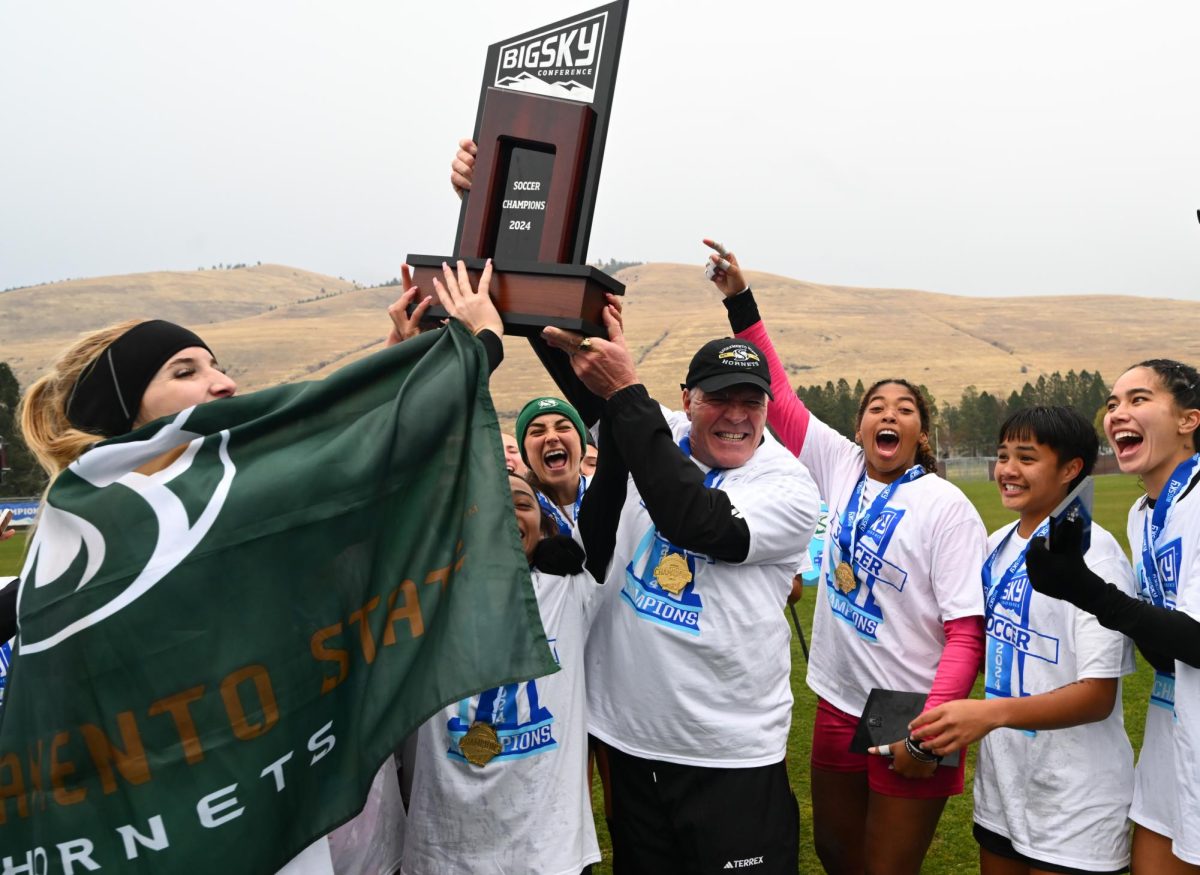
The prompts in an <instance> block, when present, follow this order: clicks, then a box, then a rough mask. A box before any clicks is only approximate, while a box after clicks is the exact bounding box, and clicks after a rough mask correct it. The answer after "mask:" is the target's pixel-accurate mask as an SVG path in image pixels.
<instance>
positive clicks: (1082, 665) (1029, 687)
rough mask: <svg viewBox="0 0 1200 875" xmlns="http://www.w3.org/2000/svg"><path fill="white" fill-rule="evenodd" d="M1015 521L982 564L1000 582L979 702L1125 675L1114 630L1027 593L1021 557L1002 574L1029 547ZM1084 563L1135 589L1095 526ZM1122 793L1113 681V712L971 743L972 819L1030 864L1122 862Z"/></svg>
mask: <svg viewBox="0 0 1200 875" xmlns="http://www.w3.org/2000/svg"><path fill="white" fill-rule="evenodd" d="M1016 525H1017V524H1016V523H1015V522H1014V523H1012V524H1011V525H1008V526H1005V527H1004V528H1002V529H999V530H998V531H996V532H994V533H993V534H992V536H991V538H989V539H988V555H989V556H991V555H992V551H993V550H995V549H996V547H997V546H998V545H999V544H1000V543H1001V542H1003V541H1004V539H1005V537H1006V536H1008V540H1007V541H1006V542H1005V543H1004V548H1003V549H1002V550H1001V551H1000V552H999V554H997V556H996V558H995V560H994V561H993V562H992V567H991V575H992V581H993V583H994V584H995V585H996V586H997V587H1001V588H1000V589H999V592H998V593H997V595H996V599H995V601H994V603H993V606H992V610H991V611H989V612H988V614H987V650H986V655H985V657H984V678H985V685H986V688H987V691H988V696H989V698H990V697H992V696H995V695H1008V696H1035V695H1037V694H1039V693H1048V692H1050V691H1052V690H1057V689H1059V688H1061V687H1065V686H1067V685H1068V684H1071V683H1074V682H1075V681H1078V680H1083V679H1084V678H1120V677H1122V676H1123V675H1127V674H1132V673H1133V671H1134V663H1133V644H1132V642H1131V641H1130V640H1129V639H1128V638H1126V637H1125V636H1124V635H1122V634H1121V633H1120V632H1113V631H1112V630H1110V629H1105V628H1104V627H1103V626H1101V625H1100V623H1099V622H1097V620H1096V618H1095V617H1093V616H1092V615H1091V614H1089V613H1086V612H1085V611H1081V610H1079V609H1078V608H1076V607H1075V606H1074V605H1072V604H1071V603H1070V602H1065V601H1061V600H1060V599H1056V598H1050V597H1048V596H1044V595H1042V594H1041V593H1038V592H1035V591H1034V590H1033V588H1032V587H1030V585H1029V576H1028V574H1027V573H1026V572H1025V568H1024V566H1023V565H1021V566H1018V568H1017V569H1016V570H1014V573H1013V575H1012V577H1011V579H1010V580H1009V581H1007V582H1006V583H1005V582H1004V581H1003V578H1004V576H1005V573H1006V572H1007V570H1008V569H1009V567H1010V566H1011V565H1012V564H1013V563H1014V562H1016V561H1017V559H1018V557H1020V555H1021V553H1022V551H1024V549H1025V546H1026V544H1028V543H1029V542H1028V539H1026V538H1022V537H1021V536H1020V535H1018V534H1017V532H1016V531H1015V528H1016ZM1010 532H1011V533H1012V534H1011V535H1009V533H1010ZM1084 559H1085V561H1086V562H1087V566H1088V568H1090V569H1091V570H1092V571H1094V572H1095V573H1096V574H1097V575H1099V576H1100V577H1101V578H1103V579H1104V580H1106V581H1108V582H1109V583H1112V584H1114V585H1116V586H1118V587H1120V588H1121V590H1122V591H1124V592H1125V593H1127V594H1128V595H1133V594H1134V592H1135V588H1134V583H1133V569H1131V568H1130V566H1129V560H1128V559H1126V558H1125V554H1124V553H1123V552H1122V550H1121V546H1120V544H1118V543H1117V541H1116V539H1115V538H1114V537H1113V536H1112V535H1111V534H1109V533H1108V532H1106V531H1105V530H1104V529H1102V528H1101V527H1100V526H1098V525H1095V524H1093V525H1092V543H1091V547H1090V548H1089V549H1088V552H1087V554H1086V556H1085V557H1084ZM1002 584H1003V585H1002ZM984 597H985V599H987V593H986V592H985V594H984ZM1132 795H1133V749H1132V748H1131V747H1130V746H1129V738H1128V736H1126V735H1125V721H1124V718H1123V716H1122V705H1121V691H1120V684H1119V682H1118V686H1117V696H1116V701H1115V702H1114V704H1113V709H1112V712H1111V713H1110V714H1109V715H1108V716H1107V717H1106V718H1104V719H1103V720H1100V721H1098V722H1096V723H1087V724H1084V725H1082V726H1072V727H1070V728H1068V729H1054V730H1038V731H1037V732H1033V731H1027V730H1020V729H997V730H994V731H993V732H991V733H989V734H988V735H986V736H984V739H983V741H982V742H981V743H980V746H979V760H978V764H977V765H976V768H975V822H976V823H978V824H980V825H981V826H984V827H986V828H987V829H989V830H991V831H992V832H994V833H999V834H1000V835H1002V836H1005V837H1007V838H1008V839H1009V840H1010V841H1011V842H1012V845H1013V847H1014V848H1015V849H1016V850H1017V851H1019V852H1020V853H1022V854H1025V855H1026V856H1028V857H1031V858H1032V859H1034V860H1037V861H1039V862H1043V863H1057V864H1058V865H1060V866H1067V867H1071V868H1075V869H1086V870H1088V871H1097V872H1099V871H1112V870H1114V869H1120V868H1122V867H1124V866H1127V865H1129V829H1128V825H1127V822H1126V818H1127V816H1128V814H1129V802H1130V799H1131V797H1132Z"/></svg>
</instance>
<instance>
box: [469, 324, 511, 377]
mask: <svg viewBox="0 0 1200 875" xmlns="http://www.w3.org/2000/svg"><path fill="white" fill-rule="evenodd" d="M475 336H476V337H478V338H479V341H480V343H482V344H483V351H484V353H485V354H486V355H487V363H488V373H489V374H494V373H496V368H498V367H500V362H502V361H504V341H502V340H501V339H500V338H499V337H497V336H496V332H494V331H492V329H490V328H484V329H483V330H482V331H480V332H479V333H478V334H476V335H475Z"/></svg>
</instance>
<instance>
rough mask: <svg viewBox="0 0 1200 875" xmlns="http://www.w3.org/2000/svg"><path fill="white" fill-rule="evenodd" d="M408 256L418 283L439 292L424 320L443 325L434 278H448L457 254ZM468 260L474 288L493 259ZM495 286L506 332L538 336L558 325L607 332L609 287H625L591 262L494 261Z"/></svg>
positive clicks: (426, 290)
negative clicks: (446, 274)
mask: <svg viewBox="0 0 1200 875" xmlns="http://www.w3.org/2000/svg"><path fill="white" fill-rule="evenodd" d="M407 261H408V265H409V266H410V267H411V268H412V269H413V282H414V283H415V284H416V285H418V286H420V288H421V293H422V295H433V297H434V304H433V306H431V307H430V308H429V310H428V311H426V313H425V318H424V319H423V320H422V325H424V326H426V327H428V326H429V325H437V324H439V323H440V322H441V320H442V319H445V318H446V311H445V310H444V309H443V308H442V307H440V306H439V303H440V302H439V301H438V300H437V298H438V294H437V290H436V289H435V288H434V286H433V278H434V277H435V276H436V277H437V278H438V280H439V282H444V280H443V277H442V263H443V262H445V263H446V264H449V265H450V266H451V267H452V268H453V267H454V264H455V262H456V261H457V259H454V258H450V257H443V256H436V255H410V256H408V259H407ZM463 261H465V262H466V265H467V272H468V273H469V274H470V275H471V287H472V288H478V287H479V286H478V284H479V275H480V274H481V273H482V272H483V268H484V266H485V265H486V264H487V261H486V260H485V259H482V258H465V259H463ZM489 291H490V293H491V296H492V300H494V301H495V302H496V308H497V309H498V310H499V311H500V317H501V318H502V319H503V320H504V333H505V334H514V335H518V336H520V337H532V336H534V335H537V334H540V333H541V330H542V329H543V328H545V327H546V326H548V325H553V326H554V327H556V328H564V329H567V330H568V331H579V332H581V333H583V334H586V335H588V336H591V337H607V335H608V332H607V330H606V329H605V328H604V320H603V318H602V314H603V312H604V306H605V304H606V303H607V301H606V299H605V297H604V295H605V293H606V292H611V293H612V294H614V295H624V294H625V286H624V285H622V284H621V283H619V282H617V281H616V280H615V279H613V278H612V277H610V276H609V275H608V274H606V273H604V272H603V271H600V270H597V269H596V268H594V267H590V266H588V265H579V264H542V263H540V262H532V261H525V262H518V261H505V262H498V261H493V263H492V282H491V288H490V289H489Z"/></svg>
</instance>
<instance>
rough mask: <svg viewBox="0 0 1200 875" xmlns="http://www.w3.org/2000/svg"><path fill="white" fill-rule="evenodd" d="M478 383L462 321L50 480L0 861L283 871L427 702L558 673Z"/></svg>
mask: <svg viewBox="0 0 1200 875" xmlns="http://www.w3.org/2000/svg"><path fill="white" fill-rule="evenodd" d="M486 379H487V369H486V363H485V361H484V356H483V351H482V347H481V346H480V344H479V342H478V341H476V340H475V339H474V338H472V337H471V336H470V335H469V334H468V333H467V332H466V331H464V330H463V329H462V328H461V327H459V326H458V325H457V324H453V323H452V324H451V326H450V327H449V328H448V329H446V330H444V331H437V332H432V333H429V334H424V335H421V336H420V337H418V338H416V339H414V340H411V341H408V342H406V343H403V344H401V345H399V346H397V347H394V348H392V349H389V350H386V351H384V352H381V353H379V354H377V355H374V356H371V357H370V358H368V359H365V360H363V361H361V362H358V363H356V364H354V365H351V366H349V367H347V368H345V369H343V370H341V371H339V372H338V373H337V374H335V375H333V376H331V377H329V378H328V379H326V380H323V381H320V382H312V383H305V384H298V385H293V386H283V387H279V388H276V389H270V390H266V391H263V392H257V393H255V394H252V395H247V396H244V397H239V398H232V399H227V400H220V401H214V402H211V403H208V404H203V405H201V406H199V407H196V408H193V409H191V410H187V411H184V412H183V413H181V414H179V415H178V416H176V417H174V418H173V419H167V420H161V421H159V422H158V423H154V424H152V425H149V426H146V427H145V428H143V429H140V430H138V431H137V432H134V433H133V434H130V435H127V436H125V437H122V438H118V439H116V440H113V441H109V442H107V443H105V444H103V445H101V446H99V447H97V448H95V449H93V450H91V451H90V452H88V453H86V454H85V455H84V456H83V457H82V458H81V459H79V460H78V461H77V462H76V463H75V464H73V465H72V466H71V467H70V468H69V469H68V470H67V471H65V472H63V474H61V475H60V476H59V478H58V480H57V481H56V482H55V484H54V487H53V488H52V489H51V491H50V494H49V498H48V503H47V507H46V509H45V511H44V513H43V515H42V519H41V522H40V525H39V529H38V532H37V534H36V536H35V538H34V540H33V543H32V545H31V548H30V555H29V558H28V561H27V562H26V565H25V569H24V571H23V573H22V589H21V593H20V601H19V616H20V634H19V637H18V641H19V651H18V655H17V656H16V658H15V660H14V664H13V667H12V675H11V683H10V686H9V693H8V697H7V700H6V703H5V707H4V710H3V713H2V714H0V871H4V869H5V867H9V868H10V869H16V868H17V867H21V866H24V865H26V864H27V863H28V864H30V866H31V868H30V869H28V870H23V871H28V872H32V873H40V872H74V873H83V872H90V871H112V872H156V873H159V872H196V871H202V870H203V871H209V872H221V873H233V872H254V873H258V872H266V873H269V872H273V871H275V870H276V869H277V868H279V867H280V866H281V865H283V864H284V863H285V862H287V861H288V860H289V859H290V858H291V857H293V856H294V855H295V854H296V853H298V852H299V851H300V850H302V849H303V848H304V847H306V846H307V845H308V844H309V843H310V842H312V841H313V840H314V839H315V838H317V837H319V836H321V835H323V834H324V833H326V832H327V831H329V830H330V829H331V828H332V827H334V826H336V825H337V824H338V823H340V822H342V821H344V820H346V819H347V818H348V817H349V816H351V815H352V814H353V813H354V812H355V811H357V810H358V808H359V807H360V806H361V805H362V801H363V798H364V796H365V794H366V792H367V789H368V787H369V785H370V783H371V780H372V778H373V776H374V774H375V772H376V770H377V769H378V768H379V766H380V764H381V762H382V761H383V760H384V758H385V757H386V756H387V755H388V754H389V753H390V752H391V751H392V750H393V748H395V747H396V746H397V745H398V744H399V743H400V741H401V740H402V739H403V738H404V736H405V735H406V734H408V733H409V732H411V731H412V730H413V729H414V728H415V727H416V726H417V725H418V724H419V723H420V722H422V721H423V720H424V719H425V718H426V717H428V716H429V715H431V714H432V713H434V712H435V711H437V710H438V709H439V708H441V707H443V706H444V705H445V704H448V703H449V702H453V701H457V700H459V699H461V698H464V697H466V696H468V695H470V694H472V693H474V692H477V691H479V690H481V689H484V688H488V687H494V686H499V685H502V684H506V683H511V682H516V681H520V680H525V679H528V678H531V677H535V676H538V675H542V674H548V673H550V672H552V671H554V670H555V665H554V662H553V659H552V658H551V655H550V650H549V648H548V646H547V643H546V639H545V634H544V632H543V631H542V627H541V623H540V621H539V619H538V613H537V606H536V603H535V601H534V596H533V591H532V588H531V586H530V583H529V574H528V569H527V566H526V562H525V558H524V555H523V554H522V552H521V549H520V544H519V539H518V536H517V530H516V522H515V519H514V516H513V512H512V500H511V497H510V494H509V487H508V482H507V478H506V477H505V474H504V467H503V466H502V465H501V464H500V460H501V458H502V455H501V454H502V450H501V445H500V441H499V431H498V427H497V425H496V418H495V413H494V411H493V409H492V406H491V400H490V398H489V396H488V392H487V384H486ZM184 443H186V444H187V449H186V451H185V452H184V453H183V455H182V456H181V457H180V458H179V460H178V461H177V462H175V463H174V464H173V465H171V466H170V467H169V468H167V469H166V470H164V471H161V472H159V473H156V474H152V475H150V476H144V475H142V474H139V473H136V472H135V471H134V469H135V468H137V467H138V466H140V465H142V464H144V463H145V462H146V461H147V460H149V459H152V458H154V457H156V456H158V455H160V454H161V453H162V452H164V451H166V450H169V449H171V448H173V447H178V446H180V445H181V444H184ZM18 871H20V870H18Z"/></svg>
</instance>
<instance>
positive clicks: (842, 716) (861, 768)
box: [812, 698, 967, 799]
mask: <svg viewBox="0 0 1200 875" xmlns="http://www.w3.org/2000/svg"><path fill="white" fill-rule="evenodd" d="M856 726H858V718H857V717H855V716H854V715H853V714H847V713H846V712H845V711H839V710H838V709H837V708H835V707H833V705H830V704H829V703H828V702H826V701H825V700H824V699H821V698H818V699H817V719H816V720H815V721H813V739H812V766H813V768H814V769H823V770H824V771H827V772H866V773H867V786H868V787H870V788H871V790H872V791H873V792H875V793H882V794H883V795H884V796H900V797H901V798H904V799H941V798H943V797H946V796H957V795H958V794H959V793H961V792H962V791H963V773H964V772H965V770H966V767H967V757H966V755H965V752H964V755H963V756H961V757H960V758H959V763H958V765H957V766H938V768H937V771H936V772H934V773H933V777H932V778H929V779H924V780H914V779H911V778H905V777H902V776H900V775H897V774H896V773H895V771H893V770H892V769H891V768H890V766H891V764H892V760H891V757H880V756H871V755H869V754H862V753H851V752H850V739H852V738H853V737H854V729H855V727H856Z"/></svg>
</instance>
